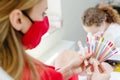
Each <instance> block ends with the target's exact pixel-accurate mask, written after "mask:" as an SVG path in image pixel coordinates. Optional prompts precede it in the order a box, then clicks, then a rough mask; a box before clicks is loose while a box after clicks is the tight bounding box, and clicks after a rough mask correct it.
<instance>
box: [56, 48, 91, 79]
mask: <svg viewBox="0 0 120 80" xmlns="http://www.w3.org/2000/svg"><path fill="white" fill-rule="evenodd" d="M62 54H64V56H62V58H63V59H62V60H56V62H58V63H63V64H62V66H61V65H60V66H59V67H60V68H61V69H60V70H59V72H61V73H62V75H63V77H64V79H65V80H67V79H69V78H70V77H72V76H73V75H75V74H80V73H81V72H82V68H81V65H82V63H83V61H84V60H85V59H86V58H89V57H90V55H87V56H82V55H80V54H78V53H76V52H75V51H72V50H66V51H64V52H63V53H62ZM59 57H60V56H59ZM61 61H62V62H61ZM58 65H59V64H58Z"/></svg>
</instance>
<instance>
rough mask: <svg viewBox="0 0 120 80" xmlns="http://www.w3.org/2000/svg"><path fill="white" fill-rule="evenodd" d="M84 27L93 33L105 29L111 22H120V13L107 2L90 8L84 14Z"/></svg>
mask: <svg viewBox="0 0 120 80" xmlns="http://www.w3.org/2000/svg"><path fill="white" fill-rule="evenodd" d="M82 23H83V26H84V29H85V30H86V31H87V32H90V33H92V34H95V33H97V32H98V31H100V30H104V29H105V28H106V27H108V25H107V24H110V23H118V24H119V23H120V18H119V14H118V13H117V11H116V10H114V9H113V8H112V7H111V6H109V5H106V4H101V5H98V6H97V7H91V8H88V9H87V10H86V11H85V12H84V14H83V16H82Z"/></svg>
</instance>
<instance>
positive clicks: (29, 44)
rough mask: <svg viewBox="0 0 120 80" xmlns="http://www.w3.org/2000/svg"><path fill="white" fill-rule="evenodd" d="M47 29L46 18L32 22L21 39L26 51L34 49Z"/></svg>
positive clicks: (47, 22)
mask: <svg viewBox="0 0 120 80" xmlns="http://www.w3.org/2000/svg"><path fill="white" fill-rule="evenodd" d="M48 29H49V21H48V17H47V16H45V17H44V19H43V21H34V22H33V24H32V25H31V27H30V29H29V30H28V31H27V32H26V33H25V34H24V36H23V37H22V43H23V45H24V46H25V48H27V49H32V48H35V47H36V46H37V45H38V44H39V43H40V41H41V38H42V36H43V35H44V34H45V33H46V32H47V31H48Z"/></svg>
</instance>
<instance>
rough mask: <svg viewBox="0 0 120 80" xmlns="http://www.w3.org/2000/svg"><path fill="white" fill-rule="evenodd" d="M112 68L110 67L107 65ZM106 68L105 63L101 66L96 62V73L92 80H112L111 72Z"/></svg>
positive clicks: (94, 66)
mask: <svg viewBox="0 0 120 80" xmlns="http://www.w3.org/2000/svg"><path fill="white" fill-rule="evenodd" d="M107 66H108V67H110V65H107ZM107 66H105V63H101V64H100V65H98V64H97V62H95V61H94V63H93V68H94V71H93V73H92V76H91V79H90V80H109V79H110V71H109V70H108V69H107Z"/></svg>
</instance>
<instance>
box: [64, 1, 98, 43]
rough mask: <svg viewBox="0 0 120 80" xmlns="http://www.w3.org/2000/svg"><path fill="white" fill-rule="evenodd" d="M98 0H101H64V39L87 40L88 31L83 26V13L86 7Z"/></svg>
mask: <svg viewBox="0 0 120 80" xmlns="http://www.w3.org/2000/svg"><path fill="white" fill-rule="evenodd" d="M98 2H99V0H62V17H63V30H64V32H63V39H65V40H72V41H78V40H81V41H82V42H84V41H85V37H86V32H85V31H84V30H83V28H82V26H81V15H82V13H83V11H84V10H85V9H87V8H88V7H91V6H94V5H96V4H97V3H98Z"/></svg>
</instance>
